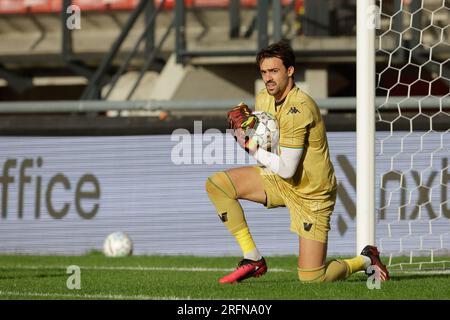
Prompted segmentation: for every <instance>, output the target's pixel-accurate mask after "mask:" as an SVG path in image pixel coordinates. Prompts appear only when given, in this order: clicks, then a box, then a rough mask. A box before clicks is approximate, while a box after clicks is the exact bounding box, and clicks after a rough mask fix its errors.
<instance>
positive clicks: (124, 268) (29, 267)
mask: <svg viewBox="0 0 450 320" xmlns="http://www.w3.org/2000/svg"><path fill="white" fill-rule="evenodd" d="M68 266H69V264H68V265H20V264H19V265H10V266H8V265H0V269H24V270H41V269H42V270H48V269H64V270H65V269H67V267H68ZM78 267H80V269H82V270H118V271H185V272H227V271H233V270H234V269H232V268H201V267H192V268H177V267H143V266H136V267H129V266H116V267H114V266H78ZM269 271H270V272H291V270H287V269H280V268H272V269H270V268H269Z"/></svg>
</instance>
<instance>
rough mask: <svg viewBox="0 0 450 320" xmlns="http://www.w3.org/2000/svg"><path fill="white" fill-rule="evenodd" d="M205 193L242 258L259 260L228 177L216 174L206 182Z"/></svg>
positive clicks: (221, 173) (223, 174)
mask: <svg viewBox="0 0 450 320" xmlns="http://www.w3.org/2000/svg"><path fill="white" fill-rule="evenodd" d="M206 192H207V193H208V196H209V199H210V200H211V202H212V203H213V204H214V206H215V207H216V210H217V213H218V215H219V218H220V220H222V222H223V223H224V224H225V226H226V227H227V229H228V231H230V233H231V234H232V235H233V236H234V237H235V238H236V240H237V242H238V244H239V246H240V247H241V250H242V252H243V254H244V257H245V258H250V259H252V260H258V259H260V254H259V252H258V251H257V249H256V245H255V242H254V241H253V238H252V236H251V234H250V231H249V229H248V226H247V221H245V216H244V211H243V210H242V207H241V205H240V204H239V201H238V200H237V193H236V189H235V188H234V185H233V182H232V181H231V179H230V177H229V176H228V175H227V174H226V173H225V172H216V173H215V174H213V175H212V176H211V177H209V178H208V180H207V181H206ZM252 251H253V252H252Z"/></svg>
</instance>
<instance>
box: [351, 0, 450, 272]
mask: <svg viewBox="0 0 450 320" xmlns="http://www.w3.org/2000/svg"><path fill="white" fill-rule="evenodd" d="M449 22H450V1H449V0H358V1H357V232H356V233H357V242H356V243H357V245H356V251H357V253H359V252H360V251H361V249H362V248H363V247H364V246H365V245H367V244H376V245H377V246H378V247H379V248H380V251H381V252H382V254H383V255H384V256H387V257H388V258H389V262H388V263H389V265H391V266H393V267H394V266H396V267H399V269H406V268H411V269H426V268H436V267H437V268H443V269H448V268H450V261H449V257H450V186H449V185H450V166H449V163H450V23H449ZM396 257H400V258H398V259H397V258H396Z"/></svg>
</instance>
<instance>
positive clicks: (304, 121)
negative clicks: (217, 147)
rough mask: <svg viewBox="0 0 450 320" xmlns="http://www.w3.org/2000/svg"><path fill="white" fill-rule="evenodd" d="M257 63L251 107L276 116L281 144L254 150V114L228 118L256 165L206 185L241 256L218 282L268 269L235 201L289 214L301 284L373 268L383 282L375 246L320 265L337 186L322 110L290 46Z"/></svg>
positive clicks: (274, 48)
mask: <svg viewBox="0 0 450 320" xmlns="http://www.w3.org/2000/svg"><path fill="white" fill-rule="evenodd" d="M256 62H257V65H258V66H259V70H260V73H261V76H262V79H263V81H264V84H265V89H263V90H261V92H259V94H258V95H257V96H256V101H255V109H256V110H257V111H266V112H269V113H271V114H273V115H274V116H275V117H276V119H277V121H278V124H279V131H280V132H279V134H280V140H279V145H278V150H277V153H271V152H269V151H266V150H264V149H262V148H259V147H258V145H257V144H256V143H255V142H254V141H253V140H252V139H251V138H249V137H248V136H247V135H246V132H248V130H250V129H252V128H253V127H254V125H255V123H256V120H255V117H254V116H253V115H252V111H251V110H250V109H249V108H248V107H247V106H246V105H244V104H241V105H239V106H237V107H235V108H234V109H232V110H231V111H230V112H229V113H228V121H229V126H230V128H232V129H234V136H235V138H236V141H237V142H238V143H239V145H240V146H241V147H243V148H245V150H246V151H247V152H249V153H250V154H251V155H252V156H253V157H254V158H255V159H256V160H257V161H258V163H259V164H260V166H250V167H241V168H234V169H231V170H228V171H225V172H217V173H215V174H213V175H212V176H210V177H209V178H208V180H207V182H206V191H207V193H208V196H209V198H210V200H211V202H212V203H213V204H214V206H215V207H216V210H217V213H218V215H219V217H220V219H221V220H222V222H223V223H224V224H225V226H226V227H227V229H228V230H229V232H230V233H231V234H232V235H233V236H234V237H235V238H236V241H237V242H238V244H239V246H240V248H241V250H242V253H243V260H242V261H240V262H239V265H238V267H237V269H236V270H235V271H233V272H232V273H230V274H228V275H225V276H224V277H222V278H221V279H220V280H219V282H220V283H234V282H239V281H242V280H244V279H247V278H249V277H259V276H262V275H263V274H265V273H266V272H267V264H266V261H265V259H264V258H263V257H262V256H261V253H260V252H259V251H258V249H257V247H256V244H255V242H254V241H253V238H252V236H251V234H250V230H249V228H248V226H247V223H246V220H245V216H244V212H243V210H242V207H241V205H240V204H239V201H238V199H245V200H249V201H254V202H258V203H261V204H263V205H264V206H266V207H267V208H275V207H280V206H285V207H287V208H288V209H289V213H290V219H291V228H290V229H291V231H292V232H294V233H296V234H297V235H298V236H299V255H298V277H299V279H300V281H302V282H328V281H335V280H341V279H345V278H347V277H348V276H350V275H351V274H352V273H354V272H357V271H362V270H366V269H367V268H368V267H369V266H374V268H375V269H376V270H377V271H378V272H377V275H379V278H380V280H388V279H389V274H388V271H387V269H386V267H385V266H384V265H383V264H382V262H381V260H380V258H379V253H378V250H377V248H376V247H374V246H366V247H365V248H364V250H363V251H362V252H361V255H359V256H357V257H354V258H352V259H346V260H332V261H330V262H328V263H326V262H325V258H326V253H327V241H328V231H329V230H330V216H331V214H332V212H333V209H334V205H335V201H336V186H337V184H336V178H335V174H334V168H333V165H332V163H331V160H330V154H329V150H328V142H327V137H326V132H325V126H324V123H323V121H322V117H321V115H320V111H319V109H318V107H317V105H316V103H315V102H314V101H313V100H312V98H311V97H309V96H308V95H307V94H306V93H305V92H303V91H302V90H301V89H300V88H298V87H297V86H296V85H295V83H294V78H293V76H294V65H295V55H294V52H293V50H292V48H291V47H290V46H289V45H288V44H286V43H284V42H279V43H275V44H272V45H270V46H269V47H267V48H265V49H262V50H261V51H260V52H259V53H258V55H257V57H256Z"/></svg>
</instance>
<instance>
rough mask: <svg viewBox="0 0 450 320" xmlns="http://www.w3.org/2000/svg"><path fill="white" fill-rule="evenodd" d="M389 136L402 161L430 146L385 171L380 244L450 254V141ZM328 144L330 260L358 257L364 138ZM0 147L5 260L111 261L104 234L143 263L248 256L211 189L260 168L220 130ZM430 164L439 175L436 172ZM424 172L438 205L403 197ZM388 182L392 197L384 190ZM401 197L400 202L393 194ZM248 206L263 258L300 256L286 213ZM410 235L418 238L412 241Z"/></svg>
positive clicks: (5, 140)
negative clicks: (332, 173)
mask: <svg viewBox="0 0 450 320" xmlns="http://www.w3.org/2000/svg"><path fill="white" fill-rule="evenodd" d="M200 132H201V131H200ZM389 135H390V133H389V132H378V133H377V140H380V139H383V140H384V141H385V150H386V152H387V153H389V152H390V151H389V150H391V151H392V153H393V154H394V153H396V152H398V150H399V144H400V143H402V144H403V150H414V148H417V146H418V145H422V144H423V145H424V146H425V147H424V148H422V149H420V150H419V149H418V151H417V152H416V153H415V155H414V157H415V158H416V160H418V161H415V162H414V163H412V162H411V158H408V157H399V158H397V159H395V163H393V162H391V161H390V160H389V161H377V175H376V177H378V178H377V188H376V190H378V191H377V192H378V193H377V195H376V197H377V200H376V201H377V204H378V205H377V207H378V208H380V210H379V211H378V212H377V239H378V240H377V241H378V242H379V243H378V245H381V249H382V250H384V251H393V252H396V251H399V249H400V246H406V247H404V248H403V249H408V246H409V245H410V246H416V245H417V243H418V242H421V245H422V247H423V248H427V247H433V246H436V241H443V242H444V243H443V247H444V248H449V247H450V236H449V235H448V229H449V224H450V205H448V201H447V198H448V195H449V192H448V184H449V181H450V172H449V167H448V162H449V159H448V158H449V153H448V150H449V149H450V136H449V134H448V132H447V134H445V133H439V132H432V133H428V134H427V135H426V138H425V140H424V136H423V132H417V133H416V132H415V133H414V134H411V133H409V132H405V133H402V132H397V133H394V134H393V135H392V136H391V137H390V138H389V139H386V138H387V137H389ZM328 137H329V144H330V150H331V155H332V161H333V163H334V165H335V169H336V174H337V178H338V181H339V190H338V200H337V204H336V208H335V212H334V214H333V216H332V221H331V232H330V235H329V251H328V252H329V254H330V255H352V254H353V253H354V248H355V237H356V233H355V227H356V223H355V216H356V212H355V203H356V198H355V183H356V174H355V169H356V148H355V144H356V134H355V133H354V132H330V133H329V134H328ZM405 137H406V138H405ZM402 138H403V139H402ZM0 148H1V150H2V153H1V155H0V170H1V171H0V172H1V181H0V183H1V184H2V189H1V190H2V196H1V198H0V199H1V217H0V252H1V253H27V254H75V255H77V254H83V253H86V252H88V251H90V250H101V248H102V243H103V240H104V238H105V237H106V235H108V234H109V233H111V232H113V231H119V230H120V231H125V232H128V233H129V235H130V236H131V238H132V239H133V241H134V244H135V253H136V254H164V255H175V254H177V255H178V254H189V255H239V248H238V246H237V244H236V243H235V241H234V239H233V238H232V237H231V236H229V234H228V233H227V231H226V229H225V227H224V226H223V225H222V223H221V222H220V220H219V218H218V217H217V215H216V213H215V210H214V207H213V206H212V205H211V203H210V201H209V200H208V197H207V195H206V193H205V191H204V184H205V180H206V178H207V177H208V176H209V175H211V174H212V173H213V172H215V171H218V170H224V169H226V168H231V167H236V166H242V165H252V164H254V161H252V160H251V159H250V158H249V157H248V156H247V155H246V154H245V152H243V151H242V150H241V149H238V148H237V147H236V144H235V142H234V140H233V139H232V138H231V136H230V135H224V134H223V133H221V132H220V131H219V130H212V129H210V130H208V131H207V132H206V133H205V134H203V135H201V134H194V135H191V134H188V132H187V130H184V129H179V130H177V131H175V132H174V134H172V135H152V136H150V135H143V136H106V137H24V136H22V137H20V136H16V137H14V136H11V137H6V136H4V137H2V138H1V139H0ZM430 150H441V151H438V152H431V153H430V152H429V151H430ZM430 157H431V158H432V161H431V165H430V161H426V160H427V159H428V160H430ZM389 159H391V158H389ZM399 168H403V169H399ZM424 169H427V170H425V171H424ZM382 172H383V173H384V175H383V177H384V178H383V179H381V173H382ZM418 172H421V173H420V179H423V181H426V186H427V188H429V190H430V199H428V198H427V199H424V197H423V190H421V188H417V190H416V191H417V192H413V193H411V194H408V195H406V194H403V193H402V191H401V189H400V187H399V186H400V178H399V174H401V176H402V177H403V178H402V179H403V181H402V182H401V183H404V184H405V185H408V186H413V185H415V184H416V185H419V182H418V181H417V176H418ZM440 172H443V173H442V174H439V173H440ZM381 180H383V189H380V188H379V187H380V186H379V184H380V181H381ZM396 189H398V192H397V193H395V192H394V196H393V197H388V196H387V193H385V192H384V191H383V190H385V191H389V190H396ZM425 198H426V197H425ZM243 207H244V209H245V211H246V215H247V221H248V223H249V225H250V228H251V230H253V234H254V238H255V240H256V242H257V243H258V245H259V246H260V249H261V251H262V252H264V254H265V255H282V254H296V253H297V250H298V248H297V246H298V241H297V238H296V236H295V235H294V234H292V233H290V231H289V215H288V212H287V209H285V208H277V209H272V210H267V209H265V208H264V207H262V206H260V205H256V204H253V203H250V202H246V201H243ZM417 208H419V210H417ZM396 220H398V221H399V222H407V223H406V224H402V225H400V224H399V225H398V226H397V227H398V228H400V229H399V230H397V233H396V234H397V235H399V238H390V237H389V232H390V230H388V229H389V228H391V227H392V222H395V221H396ZM431 227H433V228H434V230H443V231H445V230H447V234H446V235H445V232H444V236H441V237H440V238H439V239H436V238H435V237H433V235H431V237H427V234H428V233H429V229H430V228H431ZM401 228H403V229H401ZM411 228H413V229H414V231H415V233H414V236H409V235H408V234H409V231H410V230H411ZM424 235H425V236H424ZM437 236H439V235H437ZM402 237H406V238H407V240H408V241H403V240H405V239H404V238H402Z"/></svg>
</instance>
